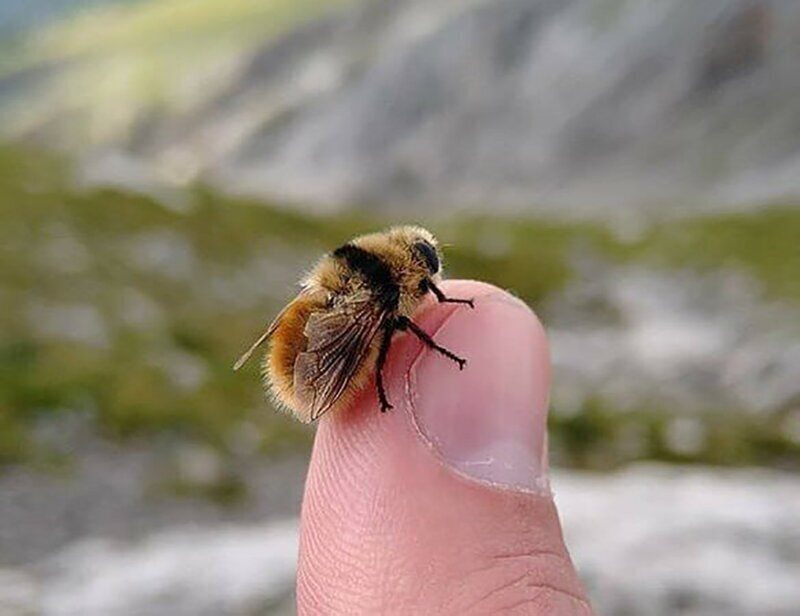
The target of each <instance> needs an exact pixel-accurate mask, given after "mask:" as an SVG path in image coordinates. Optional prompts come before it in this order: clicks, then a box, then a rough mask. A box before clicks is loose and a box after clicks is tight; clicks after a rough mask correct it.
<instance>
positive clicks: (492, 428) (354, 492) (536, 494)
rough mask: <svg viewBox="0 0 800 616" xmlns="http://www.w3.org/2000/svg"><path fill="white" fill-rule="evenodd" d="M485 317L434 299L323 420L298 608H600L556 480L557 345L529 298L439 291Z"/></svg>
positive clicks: (454, 287) (469, 286) (469, 285)
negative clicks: (380, 383)
mask: <svg viewBox="0 0 800 616" xmlns="http://www.w3.org/2000/svg"><path fill="white" fill-rule="evenodd" d="M443 290H444V291H445V293H446V294H447V295H449V296H451V297H460V298H470V297H474V298H475V309H474V310H470V309H469V308H467V307H464V306H454V305H452V304H451V305H428V308H427V310H425V311H424V312H423V313H422V314H421V315H418V316H417V317H415V321H416V322H417V323H418V324H419V325H420V326H421V327H422V328H423V329H424V330H426V331H427V332H428V333H429V334H431V335H432V336H433V337H434V338H435V340H436V342H437V343H439V344H440V345H442V346H444V347H446V348H448V349H450V350H452V351H453V352H454V353H456V354H458V355H460V356H462V357H465V358H466V359H467V361H468V363H467V365H466V367H465V369H464V370H463V371H459V370H458V366H457V365H456V364H454V363H453V362H451V361H450V360H449V359H447V358H445V357H443V356H442V355H440V354H438V353H436V352H435V351H432V350H430V349H427V348H426V347H424V346H423V345H422V344H421V343H420V342H419V340H417V339H416V338H415V337H414V336H413V334H410V333H407V334H405V335H402V336H397V338H396V339H395V340H394V342H393V343H392V348H391V352H390V354H389V360H388V362H387V365H386V368H385V372H384V374H385V377H386V383H387V394H388V397H389V400H390V402H391V403H392V404H393V405H394V407H395V408H394V410H392V411H389V412H388V413H380V412H379V411H378V409H379V406H378V403H377V400H376V396H375V392H374V388H367V389H366V390H365V391H364V392H363V394H361V395H360V396H359V397H358V398H357V399H356V401H355V402H354V404H353V405H352V406H351V408H349V409H347V410H345V411H343V412H341V413H337V414H332V415H330V416H326V417H324V418H323V419H322V421H321V422H320V425H319V428H318V431H317V435H316V441H315V444H314V451H313V454H312V457H311V465H310V468H309V475H308V480H307V483H306V492H305V498H304V502H303V512H302V520H301V540H300V564H299V571H298V582H297V584H298V587H297V598H298V606H299V613H300V614H459V615H460V614H498V613H503V614H505V613H513V614H517V613H519V614H522V613H524V614H542V615H544V614H547V615H573V614H575V615H589V614H591V610H590V608H589V605H588V603H587V601H586V598H585V594H584V591H583V588H582V587H581V585H580V582H579V581H578V578H577V575H576V573H575V570H574V568H573V565H572V562H571V561H570V558H569V554H568V553H567V550H566V548H565V546H564V541H563V538H562V535H561V528H560V524H559V520H558V515H557V512H556V509H555V505H554V504H553V501H552V498H551V495H550V492H549V488H548V484H547V457H546V415H547V408H546V407H547V398H548V387H549V378H550V374H549V370H550V368H549V359H548V351H547V341H546V337H545V334H544V330H543V329H542V326H541V324H540V323H539V321H538V320H537V319H536V317H535V316H534V315H533V313H532V312H531V311H530V310H529V309H528V308H527V307H526V306H524V305H523V304H522V303H521V302H519V301H518V300H516V299H515V298H513V297H512V296H510V295H508V294H507V293H504V292H502V291H500V290H499V289H496V288H494V287H491V286H489V285H485V284H482V283H476V282H465V281H452V282H449V283H446V284H445V285H443Z"/></svg>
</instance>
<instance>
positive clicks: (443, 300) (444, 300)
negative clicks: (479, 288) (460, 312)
mask: <svg viewBox="0 0 800 616" xmlns="http://www.w3.org/2000/svg"><path fill="white" fill-rule="evenodd" d="M425 287H426V288H427V289H428V290H429V291H430V292H431V293H433V294H434V295H435V296H436V299H437V300H439V303H440V304H466V305H467V306H469V307H470V308H474V307H475V300H472V299H457V298H455V297H447V296H446V295H445V294H444V291H442V290H441V289H440V288H439V287H437V286H436V285H435V284H434V283H433V281H432V280H426V281H425Z"/></svg>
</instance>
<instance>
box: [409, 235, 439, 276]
mask: <svg viewBox="0 0 800 616" xmlns="http://www.w3.org/2000/svg"><path fill="white" fill-rule="evenodd" d="M414 251H415V252H416V253H417V254H418V255H419V256H420V257H422V259H424V261H425V265H427V266H428V270H429V271H430V273H431V274H435V273H436V272H438V271H439V255H437V254H436V249H435V248H434V247H433V246H431V245H430V244H429V243H428V242H425V241H419V242H417V243H416V244H414Z"/></svg>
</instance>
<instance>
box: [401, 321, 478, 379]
mask: <svg viewBox="0 0 800 616" xmlns="http://www.w3.org/2000/svg"><path fill="white" fill-rule="evenodd" d="M395 327H396V328H397V329H410V330H411V332H412V333H413V334H414V335H415V336H416V337H417V338H419V339H420V340H422V342H424V343H425V344H426V345H427V346H428V347H429V348H431V349H433V350H434V351H437V352H438V353H441V354H442V355H444V356H445V357H449V358H450V359H452V360H453V361H454V362H456V363H457V364H458V368H459V370H463V369H464V366H465V365H466V364H467V360H466V359H463V358H461V357H459V356H458V355H456V354H455V353H452V352H450V351H448V350H447V349H446V348H444V347H443V346H439V345H438V344H436V341H435V340H434V339H433V338H431V337H430V336H429V335H428V332H426V331H425V330H424V329H422V328H421V327H420V326H419V325H417V324H416V323H414V321H412V320H411V319H409V318H408V317H402V316H401V317H397V325H395Z"/></svg>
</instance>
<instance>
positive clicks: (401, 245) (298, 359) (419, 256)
mask: <svg viewBox="0 0 800 616" xmlns="http://www.w3.org/2000/svg"><path fill="white" fill-rule="evenodd" d="M440 280H441V258H440V252H439V248H438V244H437V242H436V239H435V238H434V237H433V235H432V234H431V233H430V232H428V231H426V230H425V229H422V228H420V227H412V226H404V227H395V228H392V229H389V230H388V231H385V232H382V233H373V234H370V235H363V236H360V237H357V238H355V239H353V240H352V241H350V242H348V243H346V244H344V245H342V246H340V247H339V248H337V249H336V250H334V251H333V252H331V253H328V254H326V255H325V256H324V257H322V259H321V260H320V261H319V262H318V263H317V264H316V265H315V266H314V268H313V269H312V270H311V272H310V273H309V274H308V275H307V276H306V277H305V278H304V279H303V281H302V282H301V290H300V293H299V294H298V295H297V297H296V298H295V299H294V300H292V301H291V302H290V303H289V304H288V305H287V306H286V307H285V308H284V309H283V310H282V311H281V312H280V313H279V314H278V316H277V317H276V318H275V320H274V321H273V322H272V323H271V324H270V325H269V327H268V328H267V330H266V331H265V332H264V333H263V334H262V335H261V336H260V337H259V338H258V340H256V341H255V343H254V344H253V345H252V346H251V347H250V348H249V349H248V350H247V351H246V352H245V353H244V355H242V356H241V357H240V358H239V360H238V361H237V362H236V364H235V366H234V370H238V369H239V368H241V367H242V365H244V363H245V362H246V361H247V360H248V359H249V358H250V356H251V355H252V354H253V352H254V351H255V350H256V349H257V348H258V347H259V346H261V345H262V344H264V343H265V342H267V341H268V342H269V349H268V351H267V353H266V356H265V359H264V372H265V377H266V381H267V384H268V388H269V390H270V391H271V393H272V395H273V397H274V398H275V399H276V400H277V402H278V403H280V404H281V405H283V406H286V407H288V408H289V409H291V410H292V411H293V413H294V414H295V416H296V417H297V418H298V419H299V420H301V421H303V422H311V421H314V420H315V419H317V418H318V417H320V416H321V415H322V414H323V413H325V412H327V411H329V410H331V409H333V408H336V407H341V406H345V405H346V404H347V402H348V401H350V400H351V399H352V396H353V395H354V394H355V393H356V392H358V391H359V390H361V389H362V388H363V387H364V386H365V384H366V383H367V382H368V381H369V379H370V377H371V376H372V373H373V371H374V373H375V382H376V388H377V393H378V401H379V403H380V409H381V411H388V410H389V409H391V408H392V405H391V404H390V403H389V400H388V399H387V397H386V390H385V388H384V383H383V367H384V364H385V362H386V356H387V353H388V351H389V345H390V342H391V340H392V336H393V335H394V334H395V332H397V331H409V332H411V333H412V334H414V335H415V336H417V337H418V338H419V339H420V340H421V341H422V342H423V343H424V344H425V345H427V346H428V347H429V348H431V349H433V350H434V351H437V352H438V353H441V354H442V355H444V356H445V357H447V358H449V359H451V360H452V361H454V362H455V363H457V364H458V367H459V368H460V369H463V368H464V366H465V364H466V360H465V359H462V358H461V357H459V356H458V355H456V354H454V353H452V352H451V351H449V350H447V349H445V348H444V347H442V346H440V345H438V344H437V343H436V342H435V341H434V340H433V338H431V337H430V336H429V335H428V334H427V333H426V332H425V330H423V329H422V328H420V327H419V326H418V325H417V324H416V323H414V321H413V320H412V319H411V316H412V314H413V313H414V311H415V310H416V309H417V307H418V306H419V305H420V304H421V303H422V301H423V299H424V298H425V296H426V295H427V294H428V293H432V294H433V295H434V296H435V297H436V299H437V300H438V301H439V302H442V303H452V304H466V305H468V306H470V307H471V308H474V303H473V300H471V299H455V298H450V297H447V296H446V295H445V294H444V293H443V292H442V291H441V289H439V287H438V286H437V283H438V282H439V281H440Z"/></svg>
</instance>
